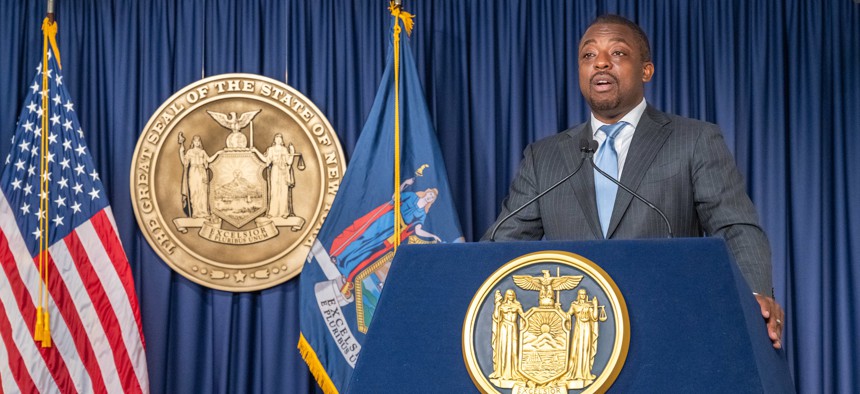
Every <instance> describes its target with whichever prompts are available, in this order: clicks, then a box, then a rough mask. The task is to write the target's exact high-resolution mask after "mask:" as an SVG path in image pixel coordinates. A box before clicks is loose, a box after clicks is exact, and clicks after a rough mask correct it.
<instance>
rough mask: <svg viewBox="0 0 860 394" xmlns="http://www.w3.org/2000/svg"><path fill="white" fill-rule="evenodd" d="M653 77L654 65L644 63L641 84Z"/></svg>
mask: <svg viewBox="0 0 860 394" xmlns="http://www.w3.org/2000/svg"><path fill="white" fill-rule="evenodd" d="M653 76H654V63H651V62H645V63H644V64H642V82H649V81H651V78H652V77H653Z"/></svg>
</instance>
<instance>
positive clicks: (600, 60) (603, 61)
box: [594, 52, 612, 70]
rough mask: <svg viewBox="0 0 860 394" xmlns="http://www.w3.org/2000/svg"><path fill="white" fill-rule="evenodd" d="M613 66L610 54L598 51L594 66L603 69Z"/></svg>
mask: <svg viewBox="0 0 860 394" xmlns="http://www.w3.org/2000/svg"><path fill="white" fill-rule="evenodd" d="M611 66H612V62H611V61H610V60H609V54H608V53H606V52H598V53H597V58H596V59H595V60H594V68H596V69H600V70H603V69H607V68H609V67H611Z"/></svg>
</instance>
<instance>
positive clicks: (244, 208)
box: [209, 150, 269, 228]
mask: <svg viewBox="0 0 860 394" xmlns="http://www.w3.org/2000/svg"><path fill="white" fill-rule="evenodd" d="M265 167H266V164H265V163H264V162H263V161H262V160H260V159H259V157H257V155H255V154H254V153H253V152H251V151H233V152H230V151H226V150H225V151H222V152H221V154H220V155H218V157H217V158H216V159H215V161H213V162H212V164H210V165H209V168H210V169H211V170H212V179H211V181H210V184H209V208H210V210H211V212H212V214H213V215H215V216H218V217H219V218H221V219H223V220H224V221H225V222H227V223H230V224H231V225H232V226H234V227H236V228H241V227H242V226H244V225H246V224H248V223H250V222H251V221H253V220H254V219H255V218H257V217H259V216H260V215H262V214H264V213H265V212H266V209H267V207H268V194H269V193H268V191H267V185H266V180H265V178H263V169H264V168H265Z"/></svg>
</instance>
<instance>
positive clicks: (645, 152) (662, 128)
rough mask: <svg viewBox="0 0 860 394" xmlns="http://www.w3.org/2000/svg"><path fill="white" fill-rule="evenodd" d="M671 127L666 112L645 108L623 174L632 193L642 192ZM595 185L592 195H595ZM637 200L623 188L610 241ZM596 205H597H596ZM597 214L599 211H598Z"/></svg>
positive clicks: (611, 226) (619, 194)
mask: <svg viewBox="0 0 860 394" xmlns="http://www.w3.org/2000/svg"><path fill="white" fill-rule="evenodd" d="M668 123H669V118H667V117H666V116H665V115H664V114H663V113H662V112H660V111H657V110H656V109H654V108H653V107H651V106H650V105H649V106H648V107H646V108H645V112H644V113H643V114H642V118H641V119H640V120H639V124H638V125H637V127H636V132H635V133H634V134H633V141H631V142H630V149H629V150H628V151H627V160H626V161H625V163H624V168H623V170H622V172H621V183H623V184H624V185H625V186H627V187H629V188H630V189H632V190H637V189H638V188H639V183H641V182H642V178H643V177H644V176H645V172H647V171H648V168H649V167H650V166H651V164H652V163H653V162H654V158H655V157H656V156H657V152H659V151H660V148H661V147H662V146H663V144H664V143H665V142H666V139H667V138H669V134H671V132H672V131H671V128H669V127H666V125H667V124H668ZM593 188H594V187H593V181H592V194H594V191H593ZM632 199H633V196H632V195H631V194H630V193H627V192H625V191H624V190H621V189H620V188H619V190H618V194H617V197H616V198H615V206H614V207H613V208H612V218H610V220H609V230H608V231H607V236H606V237H607V238H609V237H611V236H612V233H614V232H615V229H616V228H618V224H619V223H620V222H621V218H622V217H624V213H625V212H627V208H628V207H629V206H630V201H631V200H632ZM595 205H596V204H595ZM595 212H596V209H595Z"/></svg>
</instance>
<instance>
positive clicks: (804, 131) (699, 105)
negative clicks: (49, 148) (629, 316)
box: [0, 0, 860, 393]
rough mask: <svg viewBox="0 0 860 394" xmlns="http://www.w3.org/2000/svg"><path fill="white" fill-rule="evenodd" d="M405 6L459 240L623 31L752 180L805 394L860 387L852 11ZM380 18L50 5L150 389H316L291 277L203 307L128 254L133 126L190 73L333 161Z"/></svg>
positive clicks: (833, 6)
mask: <svg viewBox="0 0 860 394" xmlns="http://www.w3.org/2000/svg"><path fill="white" fill-rule="evenodd" d="M43 3H44V2H42V1H24V0H0V13H2V15H3V16H2V18H3V22H4V23H2V24H0V37H2V39H0V92H3V93H2V95H0V157H5V155H6V153H7V152H8V151H9V149H10V146H9V145H10V144H9V140H10V138H11V136H12V132H13V130H14V127H15V120H16V115H17V113H18V112H19V111H20V105H21V100H22V99H23V98H24V96H25V94H26V93H25V91H26V89H27V86H26V85H27V83H28V81H29V80H30V78H31V77H32V75H33V72H34V69H35V67H36V65H37V63H38V62H39V59H40V51H41V33H40V31H39V27H40V25H41V22H42V18H43V16H44V4H43ZM405 3H406V7H407V9H408V10H410V11H411V12H413V13H414V14H416V22H417V23H416V27H415V31H414V32H413V35H412V37H413V38H412V39H413V43H412V48H413V50H414V51H415V56H416V61H417V62H418V67H419V74H420V77H421V79H422V83H423V84H424V88H425V92H426V95H427V102H428V106H429V107H430V111H431V116H432V117H433V121H434V122H435V126H436V130H437V133H438V136H439V141H440V143H441V145H442V149H443V154H444V155H445V159H446V165H447V166H448V169H449V178H450V181H451V187H452V190H453V193H454V196H455V201H456V206H457V209H458V211H459V215H460V219H461V223H462V225H463V230H464V234H465V235H466V237H467V240H475V239H477V238H479V237H480V235H481V234H482V233H483V231H484V230H485V229H486V228H487V227H488V226H489V224H490V223H491V221H492V220H493V218H494V217H495V215H496V212H497V210H498V206H499V203H500V202H501V200H502V198H503V197H504V196H505V194H506V193H507V187H508V184H509V182H510V180H511V178H512V177H513V175H514V172H515V170H516V168H517V165H518V163H519V160H520V158H521V154H522V149H523V148H524V147H525V145H526V144H528V143H529V142H532V141H534V140H536V139H539V138H542V137H546V136H549V135H552V134H553V133H556V132H558V131H560V130H563V129H565V128H567V127H569V126H572V125H575V124H578V123H580V122H582V121H584V120H585V119H587V114H588V112H587V107H586V105H585V103H584V102H583V100H582V98H581V96H580V93H579V88H578V82H577V68H576V58H575V52H576V47H577V40H578V38H579V36H580V35H581V34H582V32H583V31H584V28H585V26H586V25H587V23H588V22H589V21H590V20H591V19H593V18H594V17H595V16H596V15H598V14H601V13H605V12H613V13H620V14H622V15H626V16H628V17H630V18H632V19H633V20H635V21H637V22H638V23H640V25H641V26H642V27H643V28H644V30H645V31H646V33H647V34H648V35H649V37H650V39H651V43H652V48H653V53H654V62H655V65H656V75H655V78H654V81H653V82H652V83H651V84H650V86H649V87H648V88H647V89H646V97H647V99H648V100H649V102H651V103H652V104H654V105H656V106H657V107H659V108H661V109H663V110H665V111H670V112H675V113H678V114H681V115H686V116H690V117H693V118H698V119H704V120H707V121H711V122H715V123H717V124H719V125H720V126H721V127H722V129H723V132H724V134H725V136H726V140H727V142H728V143H729V146H730V147H731V148H732V149H733V151H734V153H735V156H736V159H737V162H738V164H739V166H740V168H741V171H742V173H743V174H744V175H745V176H746V179H747V186H748V189H749V192H750V194H751V195H752V198H753V200H754V202H755V203H756V206H757V207H758V209H759V212H760V215H761V216H762V220H763V222H764V226H765V228H766V229H767V231H768V234H769V236H770V239H771V242H772V246H773V249H774V281H775V287H776V296H777V299H778V300H779V301H780V302H781V303H782V304H783V305H784V307H785V308H786V310H787V313H788V322H787V323H788V324H787V326H786V340H785V345H786V347H787V354H788V358H789V362H790V364H791V367H792V370H793V372H794V379H795V382H796V384H797V387H798V389H799V391H800V392H808V393H815V392H852V391H854V390H856V388H857V387H860V361H858V359H857V357H856V355H857V354H858V353H860V341H858V339H857V335H856V333H857V332H860V295H858V294H857V292H858V290H857V289H860V272H858V269H856V267H855V265H858V264H860V248H858V246H857V245H860V207H858V204H857V203H856V202H857V201H858V198H860V197H858V196H860V164H858V163H857V162H856V161H855V160H856V158H857V157H860V4H856V3H854V2H853V1H852V0H828V1H820V0H757V1H747V0H733V1H732V0H717V1H713V0H692V1H686V0H674V1H673V0H614V1H613V0H602V1H601V0H588V1H586V0H577V1H573V0H571V1H560V0H469V1H463V0H436V1H429V0H425V1H419V0H407V1H405ZM386 6H387V1H385V0H361V1H346V0H343V1H339V0H338V1H335V0H323V1H320V0H287V1H284V0H254V1H242V0H194V1H189V0H142V1H134V0H115V1H98V2H96V1H92V0H59V1H58V10H57V18H58V21H59V35H58V41H59V46H60V50H61V55H62V62H63V67H64V73H65V76H66V79H65V80H64V82H65V83H66V84H67V86H68V88H69V90H70V91H71V93H72V96H73V99H74V100H75V103H76V110H77V111H78V115H79V116H80V119H81V122H82V124H83V127H84V130H85V132H86V138H87V143H88V144H89V146H90V148H91V150H92V153H93V155H94V156H95V160H96V162H97V166H98V168H99V172H100V173H101V176H102V179H103V181H104V183H105V185H106V186H107V187H108V188H109V192H108V195H109V198H110V199H111V202H112V205H113V207H114V212H115V214H116V221H117V225H118V227H119V231H120V234H121V236H122V241H123V244H124V245H125V248H126V252H127V253H128V255H129V259H130V260H131V264H132V269H133V272H134V277H135V281H136V284H137V290H138V292H139V299H140V303H141V310H142V314H143V316H142V318H143V325H144V334H145V336H146V344H147V356H148V359H149V371H150V379H151V385H152V388H153V392H176V393H178V392H217V393H227V392H284V391H287V392H309V391H310V392H312V391H314V383H313V382H312V381H311V379H310V376H309V374H308V373H307V371H306V368H305V366H304V364H303V362H302V361H301V359H300V358H299V356H298V353H297V351H296V341H297V338H298V321H297V318H298V313H297V290H298V287H297V281H295V280H293V281H290V282H287V283H285V284H283V285H281V286H278V287H276V288H273V289H269V290H265V291H260V292H254V293H246V294H231V293H226V292H221V291H214V290H208V289H205V288H202V287H200V286H198V285H195V284H193V283H190V282H189V281H187V280H185V279H184V278H183V277H181V276H179V275H177V274H174V273H173V272H172V271H171V270H170V268H169V267H167V265H165V264H164V263H163V262H162V261H160V260H159V258H158V257H157V255H156V254H155V253H153V251H152V249H151V248H150V247H149V245H148V244H147V243H146V241H145V240H144V238H143V236H142V235H141V233H140V232H139V230H138V228H137V223H136V221H135V218H134V215H133V213H132V209H131V197H130V195H129V166H130V159H131V156H132V152H133V151H134V147H135V144H136V142H137V139H138V136H139V135H140V132H141V130H142V128H143V126H144V125H145V123H146V121H147V120H148V119H149V117H150V116H151V114H152V113H153V111H155V109H156V108H157V107H158V106H159V105H160V104H161V103H162V102H163V101H164V100H165V99H167V98H168V97H169V96H170V95H171V94H172V93H173V92H175V91H177V90H179V89H180V88H182V87H183V86H185V85H187V84H189V83H191V82H193V81H195V80H198V79H200V78H201V77H203V76H210V75H215V74H220V73H226V72H247V73H257V74H262V75H265V76H268V77H271V78H275V79H279V80H282V81H284V80H285V81H286V82H287V83H288V84H290V85H292V86H293V87H295V88H297V89H298V90H300V91H301V92H303V93H304V94H305V95H306V96H308V97H309V98H310V99H311V100H312V101H313V102H315V103H316V104H317V106H318V107H319V108H320V109H321V110H322V111H323V112H324V113H325V114H326V115H327V116H328V118H329V120H330V121H331V123H332V125H333V126H334V128H335V130H336V131H337V132H338V134H339V135H340V138H341V141H342V143H343V146H344V149H345V150H346V151H347V155H349V154H351V152H352V149H353V148H354V146H355V142H356V140H357V138H358V135H357V134H358V132H359V131H360V130H361V126H362V124H363V123H364V120H365V116H366V115H367V112H368V111H369V109H370V105H371V103H372V101H373V96H374V93H375V92H376V89H377V87H378V84H379V78H380V76H381V73H382V69H383V66H384V64H383V62H384V56H385V50H386V45H387V43H388V38H387V31H388V13H387V11H386ZM851 196H854V197H851ZM682 296H685V297H689V296H693V297H694V296H695V295H694V294H684V295H679V297H682ZM661 302H666V300H661ZM667 318H669V319H671V318H672V317H671V316H667ZM702 318H708V317H707V316H702ZM702 340H707V338H702Z"/></svg>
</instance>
